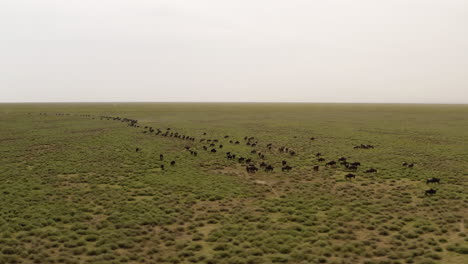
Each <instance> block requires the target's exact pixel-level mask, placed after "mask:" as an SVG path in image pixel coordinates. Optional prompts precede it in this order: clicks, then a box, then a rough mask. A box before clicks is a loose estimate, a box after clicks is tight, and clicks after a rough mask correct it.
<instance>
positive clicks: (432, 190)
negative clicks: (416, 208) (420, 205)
mask: <svg viewBox="0 0 468 264" xmlns="http://www.w3.org/2000/svg"><path fill="white" fill-rule="evenodd" d="M436 193H437V190H434V189H432V188H431V189H429V190H425V191H424V195H433V194H436Z"/></svg>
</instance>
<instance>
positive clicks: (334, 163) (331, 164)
mask: <svg viewBox="0 0 468 264" xmlns="http://www.w3.org/2000/svg"><path fill="white" fill-rule="evenodd" d="M334 165H336V161H334V160H332V161H329V162H327V163H326V164H325V166H334Z"/></svg>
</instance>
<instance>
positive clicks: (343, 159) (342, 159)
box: [338, 157, 346, 161]
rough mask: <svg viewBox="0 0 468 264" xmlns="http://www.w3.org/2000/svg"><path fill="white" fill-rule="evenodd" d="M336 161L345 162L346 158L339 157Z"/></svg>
mask: <svg viewBox="0 0 468 264" xmlns="http://www.w3.org/2000/svg"><path fill="white" fill-rule="evenodd" d="M338 161H346V158H345V157H341V158H339V159H338Z"/></svg>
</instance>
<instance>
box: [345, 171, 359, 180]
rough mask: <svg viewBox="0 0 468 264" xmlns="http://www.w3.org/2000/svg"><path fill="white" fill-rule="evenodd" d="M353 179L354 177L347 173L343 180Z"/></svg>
mask: <svg viewBox="0 0 468 264" xmlns="http://www.w3.org/2000/svg"><path fill="white" fill-rule="evenodd" d="M353 178H356V175H354V174H352V173H348V174H346V175H345V179H347V180H348V179H349V180H351V179H353Z"/></svg>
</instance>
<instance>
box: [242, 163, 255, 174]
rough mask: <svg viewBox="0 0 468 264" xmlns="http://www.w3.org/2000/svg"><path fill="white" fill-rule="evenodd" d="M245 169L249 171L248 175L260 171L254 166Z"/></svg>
mask: <svg viewBox="0 0 468 264" xmlns="http://www.w3.org/2000/svg"><path fill="white" fill-rule="evenodd" d="M245 169H246V170H247V172H248V173H255V172H256V171H258V168H257V167H255V165H253V164H249V165H247V166H246V167H245Z"/></svg>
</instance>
